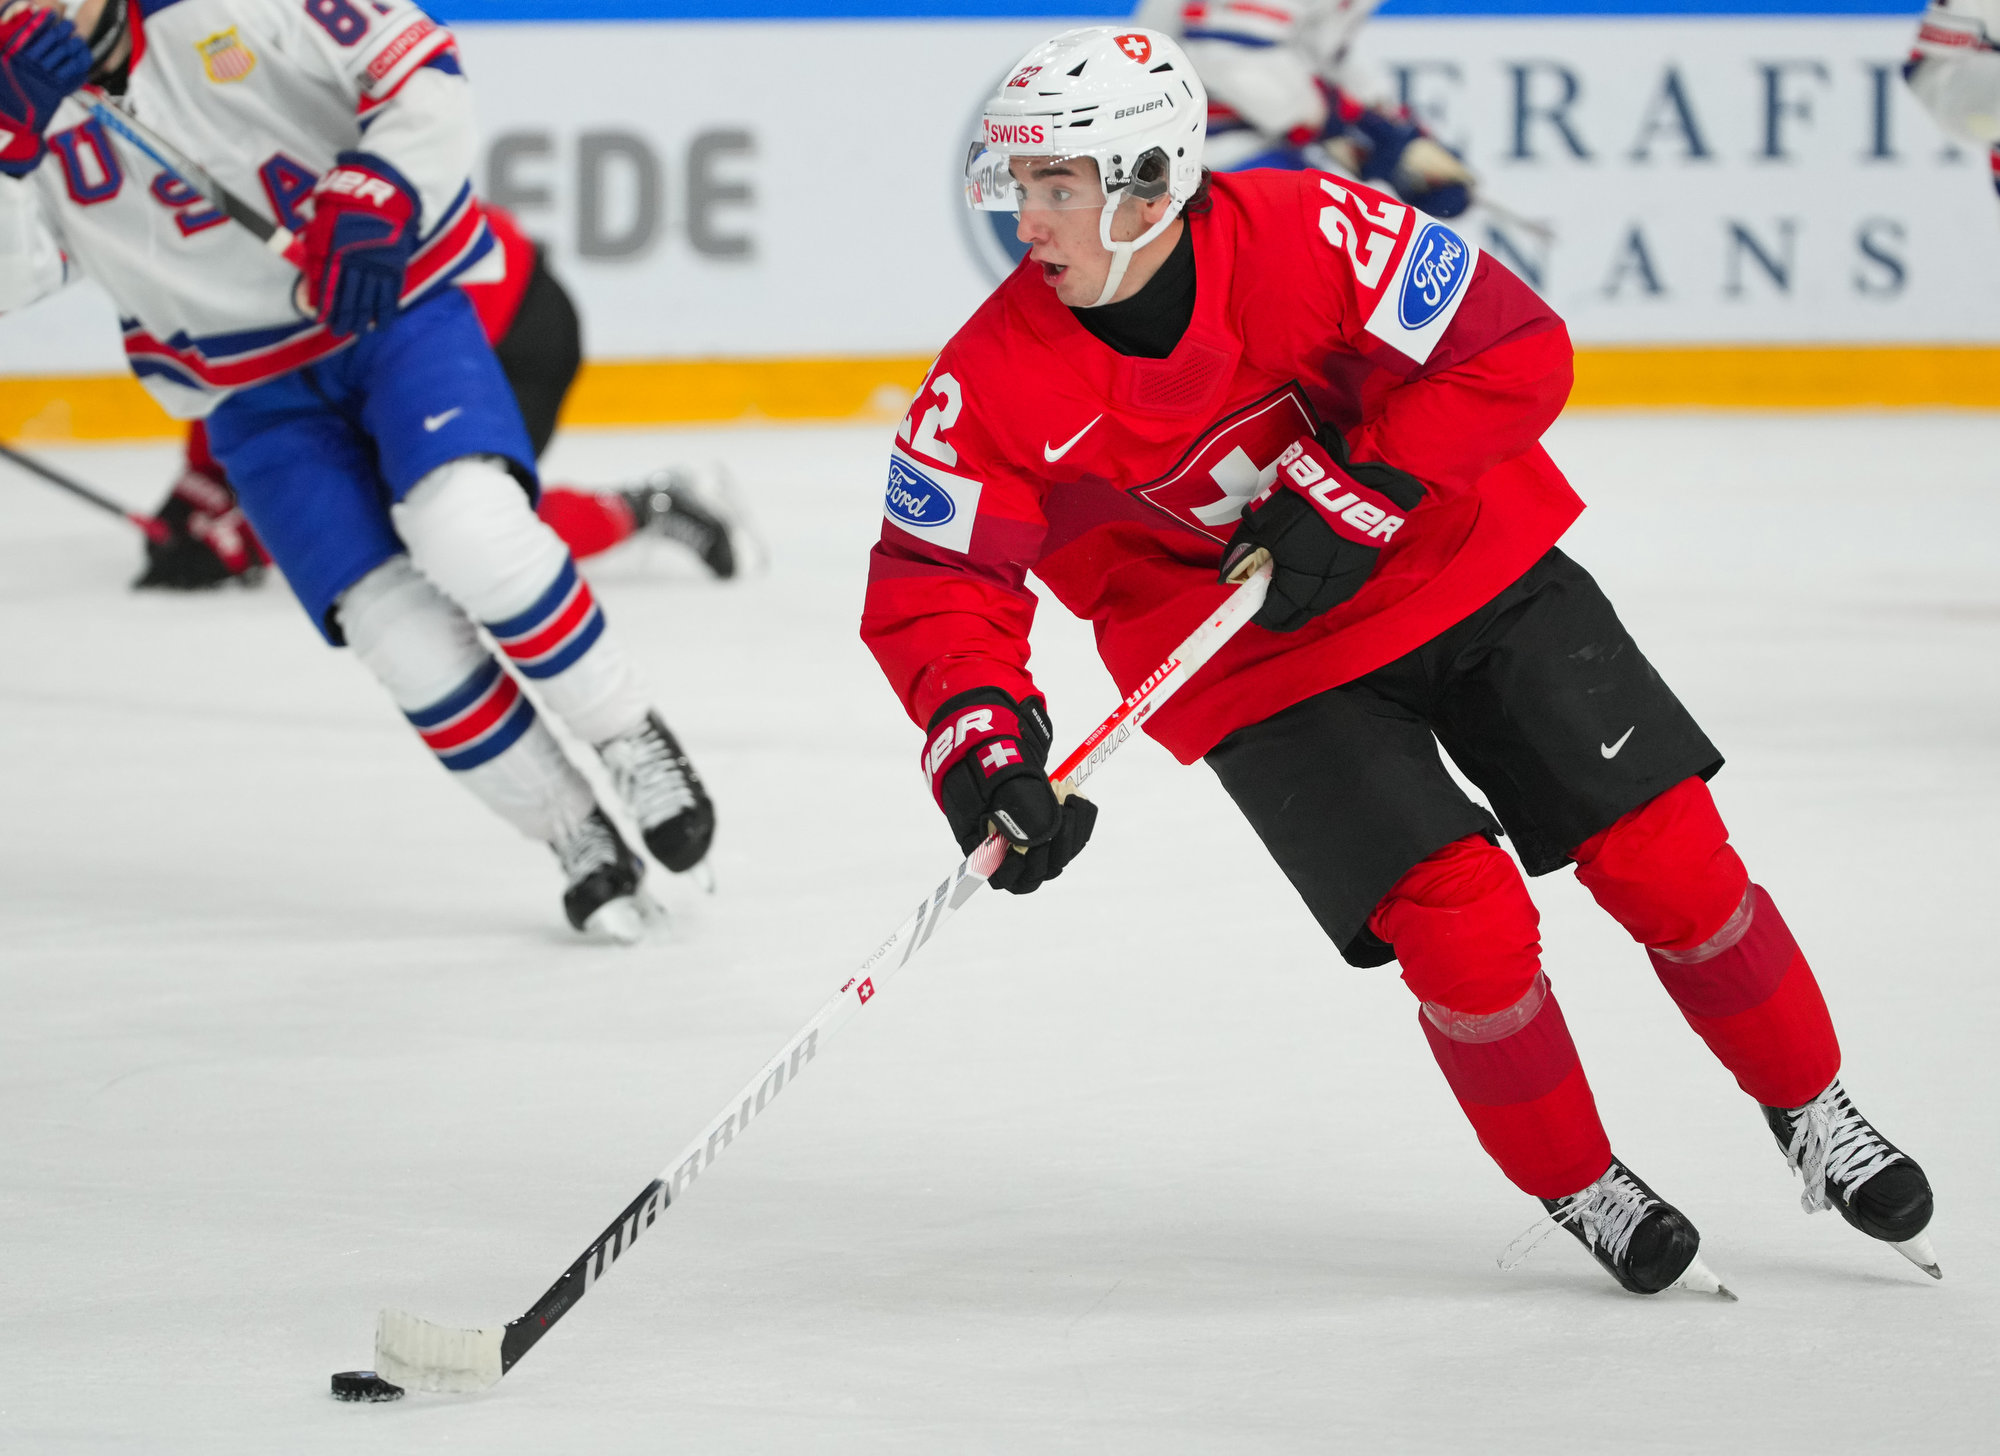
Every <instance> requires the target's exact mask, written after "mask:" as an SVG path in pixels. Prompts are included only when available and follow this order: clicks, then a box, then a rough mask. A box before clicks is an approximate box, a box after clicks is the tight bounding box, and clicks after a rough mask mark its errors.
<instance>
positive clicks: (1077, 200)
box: [965, 142, 1104, 213]
mask: <svg viewBox="0 0 2000 1456" xmlns="http://www.w3.org/2000/svg"><path fill="white" fill-rule="evenodd" d="M965 205H966V206H967V207H969V208H971V209H972V210H973V211H974V212H1013V213H1019V212H1033V211H1052V212H1068V211H1077V210H1084V209H1090V208H1101V207H1103V206H1104V188H1103V186H1102V185H1101V184H1100V183H1099V181H1098V170H1097V161H1096V159H1095V158H1093V157H1088V156H1075V157H1018V156H1009V155H1007V154H1006V153H1005V152H1000V151H996V150H994V149H993V148H991V147H988V146H986V145H985V144H984V143H981V142H974V143H973V144H972V150H971V151H970V152H968V153H967V154H966V158H965Z"/></svg>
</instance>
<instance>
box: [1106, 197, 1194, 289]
mask: <svg viewBox="0 0 2000 1456" xmlns="http://www.w3.org/2000/svg"><path fill="white" fill-rule="evenodd" d="M1122 200H1123V199H1121V198H1116V197H1114V198H1111V199H1110V200H1108V201H1107V202H1106V203H1105V204H1104V211H1103V212H1102V213H1100V214H1099V215H1098V219H1097V238H1098V241H1099V242H1101V243H1103V244H1104V246H1105V247H1107V248H1109V249H1110V250H1111V271H1110V272H1109V273H1107V274H1105V275H1104V291H1103V292H1101V293H1099V294H1098V295H1097V302H1095V303H1093V304H1091V305H1090V306H1091V307H1092V308H1102V307H1104V305H1105V304H1107V303H1109V302H1111V298H1112V295H1113V294H1115V293H1117V292H1118V285H1119V284H1121V283H1123V282H1124V281H1125V270H1126V269H1128V268H1130V267H1131V266H1132V255H1133V254H1134V253H1136V252H1138V251H1139V249H1141V248H1143V247H1145V246H1146V244H1148V243H1150V242H1152V241H1153V239H1154V238H1157V237H1158V236H1159V235H1160V234H1161V233H1163V232H1165V231H1166V230H1167V224H1169V223H1171V222H1172V221H1173V220H1174V219H1175V218H1176V217H1179V216H1180V211H1181V209H1180V204H1179V203H1175V204H1174V205H1173V206H1172V207H1169V208H1168V209H1167V213H1166V216H1165V217H1163V218H1161V219H1160V220H1159V221H1158V222H1156V223H1154V224H1153V225H1152V226H1151V227H1149V228H1147V229H1146V230H1145V231H1144V232H1143V233H1141V234H1139V236H1138V237H1136V238H1134V239H1132V241H1131V242H1129V243H1115V242H1113V241H1112V240H1111V219H1112V218H1113V217H1115V216H1117V214H1118V204H1119V202H1120V201H1122Z"/></svg>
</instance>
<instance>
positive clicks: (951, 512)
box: [886, 456, 958, 530]
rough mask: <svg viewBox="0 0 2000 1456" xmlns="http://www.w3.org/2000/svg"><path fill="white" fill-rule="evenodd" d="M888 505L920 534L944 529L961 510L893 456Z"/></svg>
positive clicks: (941, 489)
mask: <svg viewBox="0 0 2000 1456" xmlns="http://www.w3.org/2000/svg"><path fill="white" fill-rule="evenodd" d="M886 504H887V506H888V510H889V514H890V515H891V516H893V517H895V518H896V519H897V520H899V521H901V522H902V523H903V524H904V525H906V526H914V527H916V528H917V529H918V530H923V529H925V528H926V527H932V526H942V525H944V524H945V523H946V522H948V521H950V520H951V518H952V517H953V516H955V515H957V514H958V507H957V506H956V505H954V504H952V499H951V496H950V494H949V493H948V492H947V491H946V490H945V488H944V487H943V486H941V485H939V484H938V483H937V482H936V481H934V480H932V479H931V478H930V477H929V476H927V475H924V474H923V473H922V472H921V471H916V470H912V469H910V467H909V466H907V465H905V464H904V463H903V462H902V461H900V460H898V459H896V458H894V457H893V456H892V457H890V460H889V496H888V500H887V502H886Z"/></svg>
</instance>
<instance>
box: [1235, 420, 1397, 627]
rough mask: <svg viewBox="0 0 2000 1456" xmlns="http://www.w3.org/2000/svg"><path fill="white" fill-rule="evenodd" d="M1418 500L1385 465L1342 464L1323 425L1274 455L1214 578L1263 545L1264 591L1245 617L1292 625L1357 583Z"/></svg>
mask: <svg viewBox="0 0 2000 1456" xmlns="http://www.w3.org/2000/svg"><path fill="white" fill-rule="evenodd" d="M1423 498H1424V488H1423V486H1422V485H1420V484H1419V483H1418V482H1417V478H1416V477H1415V476H1413V475H1409V474H1406V473H1404V472H1403V471H1401V470H1398V469H1396V467H1395V466H1393V465H1382V464H1378V463H1374V462H1369V463H1365V464H1350V463H1349V462H1348V459H1347V442H1346V441H1345V440H1343V439H1342V438H1341V436H1340V432H1339V431H1338V430H1336V429H1334V428H1333V427H1332V426H1330V425H1329V426H1322V427H1321V429H1320V432H1319V434H1318V435H1317V436H1314V435H1301V436H1300V437H1299V438H1298V439H1296V440H1294V441H1293V442H1292V443H1291V445H1290V447H1289V448H1287V449H1286V451H1285V453H1284V454H1282V455H1280V456H1279V457H1278V478H1277V479H1276V480H1274V481H1273V482H1271V484H1270V485H1268V486H1266V487H1265V488H1264V491H1263V493H1262V494H1261V495H1259V496H1257V498H1256V499H1254V500H1252V501H1251V502H1250V504H1249V505H1247V506H1245V507H1244V508H1243V523H1242V524H1241V525H1239V526H1238V527H1237V528H1236V533H1235V534H1234V535H1233V536H1231V537H1230V538H1229V545H1228V546H1227V547H1225V548H1224V550H1223V553H1222V570H1221V571H1220V573H1219V577H1220V579H1221V580H1223V581H1227V580H1229V574H1230V572H1232V571H1234V570H1235V569H1236V566H1237V563H1238V562H1240V561H1242V560H1243V558H1244V557H1246V556H1248V555H1249V554H1250V553H1251V552H1252V551H1255V550H1256V549H1257V548H1258V547H1260V546H1261V547H1263V548H1264V549H1265V550H1266V551H1268V552H1270V553H1271V561H1272V564H1273V570H1272V573H1271V591H1270V594H1269V595H1268V596H1266V597H1265V598H1264V605H1263V606H1262V607H1260V608H1258V610H1257V615H1256V616H1254V617H1252V618H1251V619H1250V620H1251V621H1252V622H1253V623H1255V624H1256V625H1257V626H1259V627H1263V628H1266V629H1268V630H1270V631H1272V632H1296V631H1298V630H1299V628H1301V627H1303V626H1305V624H1306V623H1308V622H1310V621H1311V620H1312V619H1313V618H1315V617H1317V616H1319V615H1320V614H1321V613H1322V612H1329V611H1331V610H1333V608H1335V607H1337V606H1339V605H1340V604H1341V603H1342V602H1344V601H1346V600H1347V599H1348V598H1349V597H1351V596H1353V595H1354V594H1355V593H1356V592H1358V591H1360V590H1361V587H1362V584H1363V583H1365V582H1366V581H1367V580H1368V577H1369V574H1370V573H1371V572H1373V571H1374V570H1375V562H1376V560H1377V559H1378V558H1379V557H1380V556H1381V554H1382V548H1383V547H1384V546H1385V545H1387V544H1388V541H1389V538H1390V537H1391V536H1393V535H1395V534H1396V532H1397V531H1399V530H1401V529H1402V526H1403V522H1404V520H1405V518H1406V517H1407V516H1408V514H1409V513H1410V512H1411V511H1413V510H1415V509H1416V506H1417V503H1418V502H1419V501H1421V500H1422V499H1423Z"/></svg>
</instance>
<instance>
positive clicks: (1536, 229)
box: [1474, 191, 1556, 244]
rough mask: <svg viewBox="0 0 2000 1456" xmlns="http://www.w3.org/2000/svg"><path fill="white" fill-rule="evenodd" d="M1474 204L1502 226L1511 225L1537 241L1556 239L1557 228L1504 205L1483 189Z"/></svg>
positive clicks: (1549, 241) (1552, 240)
mask: <svg viewBox="0 0 2000 1456" xmlns="http://www.w3.org/2000/svg"><path fill="white" fill-rule="evenodd" d="M1474 206H1476V207H1478V208H1479V209H1480V210H1481V211H1482V212H1484V213H1485V214H1486V215H1487V216H1488V217H1490V218H1492V219H1493V221H1494V222H1497V223H1498V224H1500V226H1502V227H1510V228H1514V229H1516V230H1518V231H1520V232H1524V233H1527V234H1528V235H1529V236H1530V237H1533V238H1534V239H1535V240H1536V241H1537V242H1540V243H1543V244H1548V243H1552V242H1554V241H1555V238H1556V230H1555V228H1554V227H1553V226H1552V225H1551V224H1549V223H1546V222H1542V221H1539V220H1538V219H1536V218H1532V217H1524V216H1522V215H1521V214H1520V213H1518V212H1516V211H1514V209H1513V208H1511V207H1502V206H1501V205H1500V204H1499V203H1497V202H1495V201H1494V200H1493V199H1492V198H1490V197H1488V196H1487V195H1486V194H1485V193H1484V192H1483V191H1482V192H1480V193H1479V194H1478V195H1477V196H1476V197H1475V198H1474Z"/></svg>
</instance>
